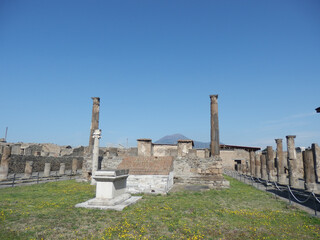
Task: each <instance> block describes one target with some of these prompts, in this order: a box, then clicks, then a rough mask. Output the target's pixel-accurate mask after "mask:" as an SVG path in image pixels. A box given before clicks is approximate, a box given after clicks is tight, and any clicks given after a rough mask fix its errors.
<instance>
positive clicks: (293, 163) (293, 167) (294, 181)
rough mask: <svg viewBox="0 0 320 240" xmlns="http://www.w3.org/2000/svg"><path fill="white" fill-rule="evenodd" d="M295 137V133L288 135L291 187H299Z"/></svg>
mask: <svg viewBox="0 0 320 240" xmlns="http://www.w3.org/2000/svg"><path fill="white" fill-rule="evenodd" d="M295 137H296V136H294V135H289V136H286V138H287V150H288V170H289V185H290V187H294V188H299V178H298V171H297V153H296V149H295V146H294V139H295Z"/></svg>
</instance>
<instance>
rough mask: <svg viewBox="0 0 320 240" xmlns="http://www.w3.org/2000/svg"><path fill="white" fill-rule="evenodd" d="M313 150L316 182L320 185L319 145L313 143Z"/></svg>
mask: <svg viewBox="0 0 320 240" xmlns="http://www.w3.org/2000/svg"><path fill="white" fill-rule="evenodd" d="M311 149H312V154H313V161H314V168H315V173H316V181H317V182H318V183H319V182H320V147H319V145H318V144H316V143H312V145H311Z"/></svg>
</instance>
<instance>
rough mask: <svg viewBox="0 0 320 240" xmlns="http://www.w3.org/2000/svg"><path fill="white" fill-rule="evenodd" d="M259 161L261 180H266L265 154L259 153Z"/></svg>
mask: <svg viewBox="0 0 320 240" xmlns="http://www.w3.org/2000/svg"><path fill="white" fill-rule="evenodd" d="M260 163H261V178H262V179H263V180H267V179H268V177H267V160H266V155H265V154H261V155H260Z"/></svg>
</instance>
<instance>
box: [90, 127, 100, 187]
mask: <svg viewBox="0 0 320 240" xmlns="http://www.w3.org/2000/svg"><path fill="white" fill-rule="evenodd" d="M93 138H94V146H93V156H92V178H91V185H94V184H95V183H96V181H95V180H94V179H93V176H95V173H96V171H97V170H98V164H99V141H100V138H101V130H100V129H96V130H95V131H94V133H93Z"/></svg>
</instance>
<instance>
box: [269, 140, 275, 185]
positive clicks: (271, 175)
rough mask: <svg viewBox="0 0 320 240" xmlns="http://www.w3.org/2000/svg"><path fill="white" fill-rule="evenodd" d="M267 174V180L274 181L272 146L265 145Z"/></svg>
mask: <svg viewBox="0 0 320 240" xmlns="http://www.w3.org/2000/svg"><path fill="white" fill-rule="evenodd" d="M267 175H268V180H269V181H275V180H276V179H275V174H274V156H273V150H272V146H267Z"/></svg>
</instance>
